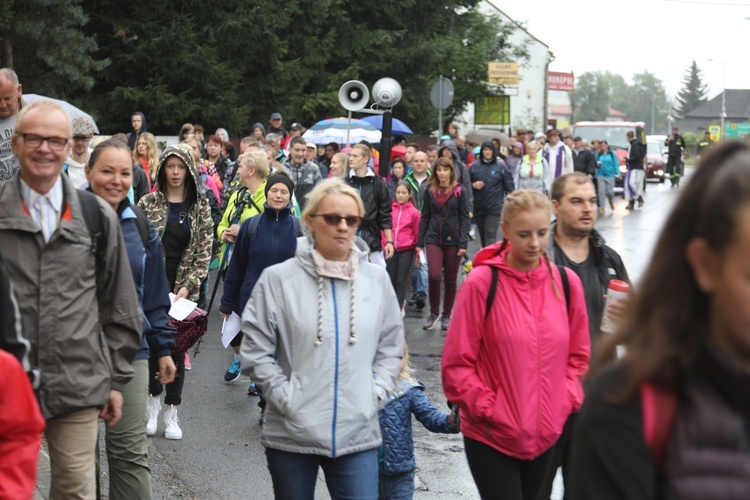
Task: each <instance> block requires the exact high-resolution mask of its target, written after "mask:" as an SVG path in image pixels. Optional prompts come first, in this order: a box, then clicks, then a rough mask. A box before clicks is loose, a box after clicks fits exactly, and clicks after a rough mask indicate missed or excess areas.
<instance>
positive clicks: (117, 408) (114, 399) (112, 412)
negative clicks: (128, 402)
mask: <svg viewBox="0 0 750 500" xmlns="http://www.w3.org/2000/svg"><path fill="white" fill-rule="evenodd" d="M99 417H100V418H101V419H102V420H106V421H107V422H108V425H109V427H114V426H115V425H116V424H117V422H119V421H120V418H122V393H121V392H120V391H114V390H112V391H109V399H107V403H106V404H105V405H104V408H102V411H100V412H99Z"/></svg>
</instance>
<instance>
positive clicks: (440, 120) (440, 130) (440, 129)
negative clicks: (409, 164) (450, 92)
mask: <svg viewBox="0 0 750 500" xmlns="http://www.w3.org/2000/svg"><path fill="white" fill-rule="evenodd" d="M438 81H439V82H440V85H438V87H439V90H440V92H438V94H439V96H438V103H439V104H440V106H438V136H437V143H438V144H440V137H442V135H443V75H440V77H439V79H438Z"/></svg>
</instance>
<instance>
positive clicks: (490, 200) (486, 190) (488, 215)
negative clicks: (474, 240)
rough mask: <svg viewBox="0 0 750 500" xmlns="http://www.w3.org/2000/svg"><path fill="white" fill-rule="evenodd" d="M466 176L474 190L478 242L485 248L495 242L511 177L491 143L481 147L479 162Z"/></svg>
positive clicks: (476, 161) (509, 190)
mask: <svg viewBox="0 0 750 500" xmlns="http://www.w3.org/2000/svg"><path fill="white" fill-rule="evenodd" d="M469 174H470V177H471V187H472V189H473V190H474V214H475V215H476V218H477V226H478V227H479V241H480V242H481V244H482V246H483V247H485V246H487V245H492V244H493V243H495V242H496V241H497V231H498V229H500V214H501V213H502V212H503V203H504V201H505V197H506V196H507V195H509V194H510V193H511V192H512V191H513V189H514V186H513V177H512V175H511V173H510V170H508V167H506V166H505V162H504V161H503V160H501V159H500V158H498V156H497V149H496V148H495V143H494V142H492V141H484V142H483V143H482V149H481V151H480V154H479V159H477V160H475V161H474V163H472V165H471V168H470V169H469Z"/></svg>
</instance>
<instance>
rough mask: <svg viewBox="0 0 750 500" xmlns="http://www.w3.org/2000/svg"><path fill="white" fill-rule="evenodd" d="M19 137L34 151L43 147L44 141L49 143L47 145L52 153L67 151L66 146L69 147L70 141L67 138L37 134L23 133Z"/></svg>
mask: <svg viewBox="0 0 750 500" xmlns="http://www.w3.org/2000/svg"><path fill="white" fill-rule="evenodd" d="M17 135H20V136H21V137H23V142H25V143H26V145H27V146H29V147H30V148H34V149H36V148H38V147H41V145H42V144H43V143H44V141H47V145H48V146H49V148H50V149H51V150H52V151H62V150H63V149H65V146H67V145H68V141H70V139H68V138H67V137H42V136H41V135H37V134H22V133H18V134H17Z"/></svg>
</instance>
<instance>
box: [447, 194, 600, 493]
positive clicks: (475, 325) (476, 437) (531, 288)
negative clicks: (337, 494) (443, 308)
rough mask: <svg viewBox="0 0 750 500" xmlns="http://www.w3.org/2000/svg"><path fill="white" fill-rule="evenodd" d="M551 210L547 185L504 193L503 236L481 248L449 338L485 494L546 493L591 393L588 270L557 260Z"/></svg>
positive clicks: (474, 465) (452, 374)
mask: <svg viewBox="0 0 750 500" xmlns="http://www.w3.org/2000/svg"><path fill="white" fill-rule="evenodd" d="M551 216H552V209H551V206H550V202H549V199H548V198H547V197H546V196H545V195H544V194H542V193H540V192H539V191H534V190H516V191H514V192H513V193H511V194H510V195H509V196H508V197H507V198H506V199H505V206H504V207H503V214H502V230H503V242H502V243H496V244H494V245H491V246H489V247H486V248H483V249H482V250H480V251H479V253H477V255H476V257H475V258H474V268H473V270H472V272H471V273H470V274H469V276H468V277H467V278H466V281H464V283H463V285H462V286H461V291H460V293H459V294H458V301H457V304H456V312H455V314H454V318H453V322H452V324H451V327H450V330H448V335H447V336H446V338H445V345H444V346H443V360H442V378H443V389H444V391H445V396H446V397H447V398H448V400H449V401H452V402H453V403H454V404H457V405H458V407H459V408H460V411H461V413H460V415H461V432H462V433H463V435H464V447H465V451H466V458H467V461H468V463H469V469H470V470H471V474H472V476H473V477H474V482H475V483H476V485H477V488H478V489H479V494H480V496H481V497H482V498H496V497H497V494H498V492H500V491H501V492H503V498H510V499H529V500H530V499H537V498H543V495H542V492H543V490H544V488H545V487H546V484H547V481H548V480H549V478H550V476H554V475H555V472H556V470H555V469H554V468H553V467H552V463H553V460H554V457H555V444H556V442H557V441H558V439H559V437H560V435H561V433H562V431H563V426H564V425H565V422H566V420H567V418H568V415H570V414H571V413H572V412H575V411H577V410H578V408H580V406H581V404H582V403H583V397H584V394H583V387H582V379H583V377H584V375H585V374H586V371H587V370H588V362H589V350H590V346H589V331H588V328H589V327H588V316H587V315H586V301H585V299H584V293H583V287H582V285H581V280H580V278H578V276H577V275H576V274H575V273H574V272H572V271H570V270H566V269H565V268H563V267H557V266H554V265H551V264H550V261H549V258H548V256H547V252H546V247H547V239H548V238H549V227H550V219H551Z"/></svg>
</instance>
